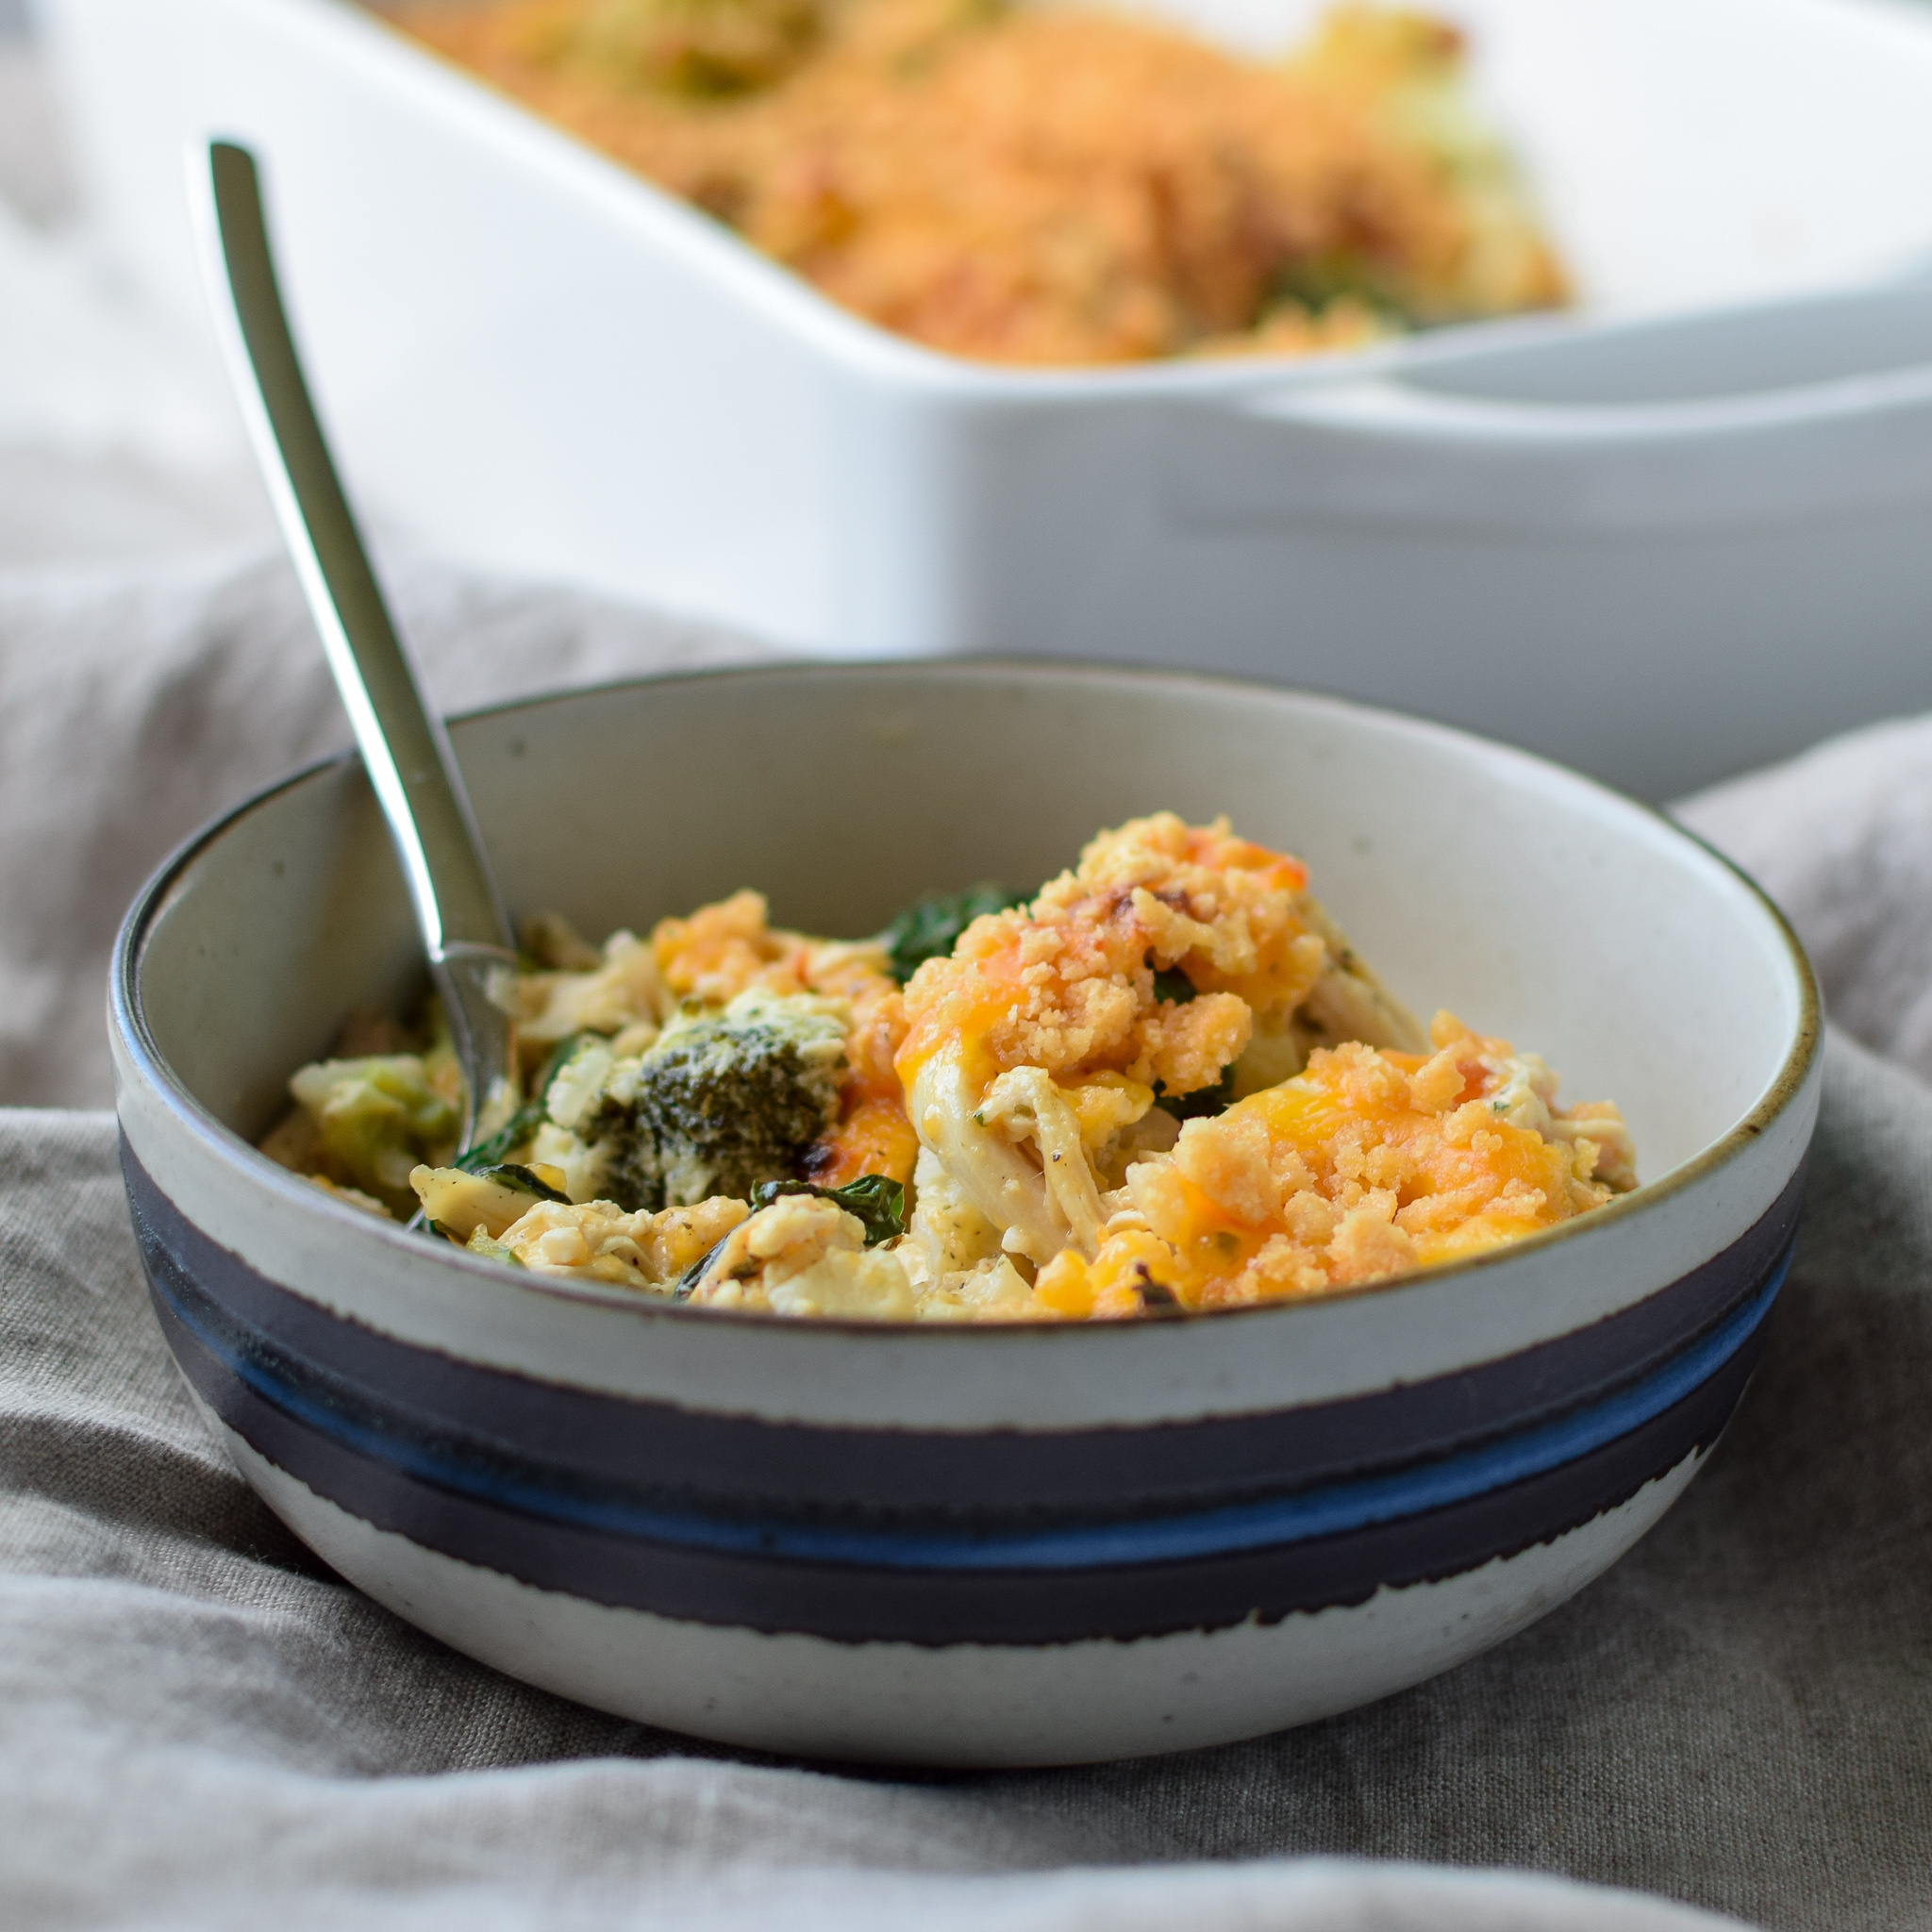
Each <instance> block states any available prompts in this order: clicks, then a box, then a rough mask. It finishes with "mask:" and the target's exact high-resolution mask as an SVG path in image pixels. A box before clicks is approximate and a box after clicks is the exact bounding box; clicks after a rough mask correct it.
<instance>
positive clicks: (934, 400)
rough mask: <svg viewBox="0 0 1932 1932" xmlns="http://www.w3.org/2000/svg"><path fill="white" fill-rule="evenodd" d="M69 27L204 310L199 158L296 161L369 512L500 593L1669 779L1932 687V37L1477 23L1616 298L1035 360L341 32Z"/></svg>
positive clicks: (117, 191)
mask: <svg viewBox="0 0 1932 1932" xmlns="http://www.w3.org/2000/svg"><path fill="white" fill-rule="evenodd" d="M42 10H43V13H44V15H45V25H46V26H47V28H48V30H49V33H50V37H51V41H52V43H53V46H54V49H55V53H56V57H57V60H58V67H59V70H60V72H61V73H62V75H64V78H65V84H66V87H67V91H68V94H69V98H70V103H71V106H72V108H73V112H74V117H75V128H76V131H77V135H78V139H79V145H80V149H81V155H82V159H83V163H84V167H85V170H86V174H87V176H88V179H89V183H90V185H91V187H92V191H93V193H94V195H95V197H96V199H97V203H98V206H99V208H101V210H102V211H103V213H104V214H105V216H106V217H107V219H108V222H109V224H110V225H111V229H112V232H113V233H114V234H115V235H116V236H117V237H118V239H119V242H120V244H121V246H122V248H123V249H124V251H125V255H126V258H127V259H128V260H129V261H130V262H131V263H133V264H134V265H135V267H136V268H137V269H138V271H139V272H140V273H141V274H142V276H143V277H144V278H145V279H146V280H148V281H149V282H151V283H152V284H153V285H155V286H156V287H158V288H159V289H162V290H164V291H168V292H169V293H170V294H171V295H172V296H173V297H174V298H175V300H176V301H177V302H178V304H179V306H180V307H181V308H183V309H184V310H186V311H187V312H189V313H192V314H194V315H196V316H198V315H199V312H200V300H201V298H200V294H199V291H198V288H197V286H196V284H195V278H194V267H193V258H192V247H191V243H190V241H189V237H188V232H187V226H186V221H185V216H184V214H183V212H182V206H181V192H180V188H179V153H180V149H181V147H182V144H183V142H184V141H186V140H188V139H191V138H194V137H200V136H205V135H207V134H208V133H210V132H222V133H226V134H230V135H236V136H240V137H242V138H243V139H245V140H247V141H248V142H251V143H253V144H254V145H255V146H256V147H257V148H258V150H259V151H260V152H261V153H262V155H263V156H264V158H265V161H266V164H267V169H268V175H269V186H270V192H271V195H272V199H273V206H274V212H275V220H276V224H277V229H278V243H277V245H278V248H279V250H280V253H281V255H282V257H283V258H284V260H285V262H286V264H287V279H288V283H289V292H290V296H291V305H292V307H293V309H294V312H295V315H296V318H297V324H298V326H299V328H300V329H301V332H302V334H303V336H304V339H305V344H306V349H307V353H308V358H309V361H310V363H311V366H312V367H313V368H314V370H315V372H316V375H317V381H318V386H319V388H320V390H321V391H322V396H323V401H324V405H325V410H326V413H327V414H328V416H329V417H330V419H331V425H332V430H333V433H334V435H335V437H336V439H337V441H338V444H339V446H340V447H341V450H342V452H343V454H344V458H345V466H346V468H347V469H348V470H349V471H350V473H351V478H352V482H353V485H354V488H355V491H356V493H357V494H358V496H360V497H362V498H364V499H366V500H367V501H369V502H371V503H372V504H374V505H375V506H377V507H378V508H379V509H381V510H382V511H383V512H385V513H387V514H388V515H389V516H391V517H392V518H394V519H395V520H397V521H398V522H399V523H401V524H402V525H405V526H407V527H408V528H409V529H411V530H412V531H413V532H414V533H415V534H417V535H418V536H419V537H421V538H423V539H425V540H426V541H429V542H430V543H432V544H434V545H436V546H437V547H439V548H440V549H441V550H443V551H445V552H448V553H452V554H454V555H456V556H458V557H459V558H470V559H475V560H476V561H480V562H487V563H489V564H491V565H494V566H498V567H508V568H512V569H517V570H524V571H530V572H537V573H544V574H552V575H559V576H563V577H568V578H572V579H575V580H577V581H581V582H586V583H590V584H592V585H596V586H599V587H602V588H604V589H606V590H611V591H618V592H620V593H624V594H628V595H633V596H636V597H640V598H643V599H647V600H649V601H652V602H654V603H658V604H660V605H664V606H668V607H671V608H677V609H681V610H685V611H689V612H691V613H693V614H696V615H702V616H706V617H709V618H713V619H717V620H721V621H723V622H724V623H726V624H730V625H741V626H744V627H746V628H748V629H751V630H753V631H756V632H759V633H762V634H764V635H766V636H768V637H772V638H774V639H778V640H781V641H789V642H792V643H796V644H800V645H804V646H807V647H808V648H811V649H815V650H821V651H830V652H837V653H866V654H870V653H880V652H885V653H895V654H917V653H939V652H951V651H974V650H1005V651H1023V652H1048V653H1055V654H1061V655H1073V656H1098V657H1106V658H1129V659H1144V660H1156V661H1169V662H1179V663H1186V664H1191V665H1196V666H1208V667H1220V668H1224V669H1229V670H1238V671H1244V672H1247V673H1250V674H1257V675H1265V676H1270V677H1274V678H1280V679H1285V680H1292V681H1295V682H1301V683H1311V684H1317V685H1323V686H1327V687H1329V688H1332V689H1337V690H1341V691H1348V692H1351V693H1355V694H1357V695H1361V696H1365V697H1368V698H1371V699H1374V700H1378V701H1381V702H1385V703H1391V704H1395V705H1399V706H1403V707H1406V708H1410V709H1415V710H1422V711H1426V712H1430V713H1434V714H1435V715H1438V716H1441V717H1443V718H1447V719H1450V720H1453V721H1456V722H1459V723H1463V724H1472V725H1474V726H1476V727H1478V728H1481V729H1483V730H1486V731H1488V732H1491V733H1492V734H1495V735H1499V736H1503V737H1507V738H1512V739H1515V740H1518V741H1523V742H1525V743H1528V744H1531V745H1534V746H1536V747H1537V748H1539V749H1541V750H1544V751H1546V752H1550V753H1553V754H1555V755H1556V756H1558V757H1560V758H1566V759H1569V760H1571V761H1573V762H1574V763H1578V764H1581V765H1584V766H1587V767H1590V768H1592V769H1594V770H1596V771H1598V772H1600V773H1602V774H1606V775H1607V776H1609V777H1611V778H1612V779H1614V780H1616V781H1618V782H1620V783H1623V784H1624V785H1627V786H1630V787H1632V788H1634V789H1637V790H1639V791H1650V792H1653V793H1661V792H1667V791H1674V790H1677V789H1682V788H1685V787H1688V786H1690V785H1692V784H1695V783H1697V782H1699V781H1701V780H1704V779H1707V778H1709V777H1713V776H1716V775H1718V774H1721V773H1723V772H1725V771H1728V770H1733V769H1736V768H1738V767H1740V766H1741V765H1743V764H1745V763H1748V762H1751V761H1753V760H1755V759H1759V758H1766V757H1770V756H1774V755H1775V754H1777V753H1780V752H1782V751H1786V750H1789V749H1792V748H1795V747H1796V746H1798V745H1800V744H1803V743H1805V742H1807V741H1810V740H1812V739H1814V738H1816V737H1818V736H1820V735H1822V734H1823V733H1824V732H1825V731H1827V730H1831V729H1834V728H1837V727H1840V726H1844V725H1848V724H1854V723H1857V722H1860V721H1862V720H1865V719H1867V718H1870V717H1873V716H1876V715H1879V714H1882V713H1884V712H1887V711H1891V710H1897V709H1903V708H1917V707H1921V706H1924V705H1927V704H1932V648H1928V640H1932V570H1928V567H1927V559H1928V558H1932V280H1926V281H1924V282H1920V281H1918V280H1917V279H1916V278H1915V275H1914V265H1915V264H1916V263H1918V262H1921V261H1924V260H1932V193H1928V192H1927V188H1928V184H1932V12H1926V13H1924V14H1923V15H1922V14H1920V13H1918V12H1916V11H1914V10H1911V9H1908V8H1904V7H1894V6H1890V5H1885V4H1879V0H1442V4H1441V6H1440V8H1439V10H1440V11H1441V12H1443V13H1445V14H1447V15H1448V16H1449V17H1451V18H1454V19H1457V20H1458V21H1460V22H1462V23H1463V24H1465V25H1468V26H1469V27H1470V28H1471V30H1472V32H1473V34H1474V37H1475V42H1476V45H1477V48H1478V51H1479V57H1480V70H1479V71H1480V74H1481V76H1482V84H1483V87H1484V90H1485V92H1486V93H1487V94H1488V95H1489V97H1490V98H1491V101H1492V103H1493V104H1494V107H1495V108H1496V111H1497V112H1498V114H1499V116H1500V118H1501V119H1502V120H1503V122H1504V123H1505V125H1507V127H1508V129H1509V130H1510V132H1511V133H1512V135H1513V136H1514V137H1515V138H1517V140H1518V141H1519V142H1520V144H1521V146H1522V148H1523V150H1524V153H1525V154H1526V155H1527V157H1528V160H1529V164H1530V167H1531V169H1532V172H1533V174H1534V176H1535V179H1536V181H1537V182H1538V184H1539V187H1540V189H1541V193H1542V196H1543V199H1544V201H1545V205H1546V206H1547V208H1548V209H1549V212H1550V215H1551V218H1552V221H1553V224H1554V225H1555V227H1556V230H1557V234H1558V237H1559V239H1560V241H1561V242H1562V245H1563V246H1564V248H1565V250H1566V252H1567V254H1568V256H1569V258H1570V260H1571V261H1572V262H1573V264H1574V266H1575V268H1576V270H1577V271H1578V273H1579V277H1580V280H1581V283H1582V285H1583V288H1584V291H1585V294H1586V298H1587V307H1586V308H1585V310H1584V312H1583V313H1582V314H1581V315H1580V316H1578V317H1576V318H1574V319H1572V320H1566V321H1562V322H1557V323H1551V322H1548V321H1532V322H1518V323H1507V324H1494V325H1486V326H1484V327H1481V328H1474V329H1465V330H1459V331H1454V332H1445V333H1444V334H1441V335H1439V336H1436V337H1432V338H1429V339H1427V340H1425V341H1416V342H1413V343H1409V344H1404V345H1400V346H1397V347H1396V348H1394V349H1392V350H1389V351H1383V352H1376V353H1375V354H1374V355H1371V356H1368V357H1358V358H1336V359H1334V360H1330V361H1326V362H1323V363H1319V364H1315V363H1308V364H1300V365H1295V364H1286V363H1266V364H1219V365H1194V366H1190V365H1184V364H1166V365H1158V366H1148V367H1141V368H1135V369H1129V370H1119V371H1111V372H1104V371H1076V372H1070V373H1065V374H1036V373H1026V372H1011V371H1003V370H995V369H988V368H982V367H977V366H974V365H971V364H967V363H963V362H959V361H956V360H953V359H950V358H943V357H940V356H936V355H932V354H929V353H927V352H925V351H924V350H921V349H918V348H916V347H913V346H911V345H910V344H908V343H906V342H904V341H898V340H896V339H894V338H892V337H890V336H888V335H886V334H884V333H882V332H880V331H879V330H877V329H875V328H873V327H872V326H870V325H867V324H865V323H862V322H859V321H858V320H856V319H854V318H852V317H850V316H848V315H846V314H844V313H843V312H842V311H841V310H839V309H837V308H833V307H832V306H830V305H829V304H827V303H825V302H824V301H823V300H822V299H821V298H820V297H819V296H817V295H816V294H815V293H814V292H813V291H811V290H810V289H809V288H808V287H807V286H806V285H805V284H803V283H801V282H799V281H796V280H795V279H793V278H792V277H791V275H788V274H786V273H785V272H783V271H781V270H779V269H777V268H775V267H774V266H772V265H770V264H769V263H767V262H765V261H764V260H762V259H760V258H758V257H757V256H755V255H754V254H752V253H751V252H750V251H749V250H747V249H745V248H744V247H742V246H741V244H740V243H738V242H736V241H735V240H734V239H733V238H732V237H731V236H730V235H729V234H728V233H726V232H725V231H724V230H723V229H721V228H719V227H717V226H716V225H713V224H712V223H710V222H709V221H708V220H707V219H705V218H704V217H702V216H699V215H697V214H695V213H693V212H691V210H689V209H687V208H683V207H682V206H680V205H678V204H676V203H675V202H673V201H671V200H669V199H667V198H666V197H665V196H663V195H661V194H659V193H658V192H656V191H654V190H653V189H651V188H650V187H649V186H647V185H646V184H644V183H642V182H641V181H639V180H637V179H636V178H634V177H633V176H631V175H627V174H625V172H624V171H622V170H621V169H619V168H617V167H616V166H614V165H612V164H610V163H608V162H607V161H605V160H603V159H601V158H598V157H597V156H596V155H594V154H591V153H590V152H589V151H587V150H586V149H584V148H582V147H580V146H578V145H577V144H575V142H572V141H570V140H568V139H567V138H565V137H563V136H562V135H560V134H558V133H556V132H554V131H553V130H551V129H549V128H547V127H545V126H544V125H541V124H540V123H539V122H537V121H536V120H534V119H533V118H531V117H530V116H529V115H527V114H525V112H523V111H522V110H521V109H519V108H515V107H513V106H511V105H509V104H508V103H506V102H504V101H502V100H499V99H498V98H496V97H494V96H493V95H491V94H490V93H488V92H485V91H484V90H482V89H481V88H479V87H477V86H475V85H474V84H472V83H471V82H469V81H468V80H467V79H465V78H464V77H463V76H461V75H458V74H457V73H455V72H453V71H451V70H449V69H447V68H445V67H443V66H441V65H440V64H439V63H438V62H436V61H435V60H433V59H431V58H428V57H426V56H425V55H424V54H422V53H420V52H419V51H418V50H417V49H415V48H414V47H412V46H411V45H409V44H408V43H406V42H403V41H402V40H400V39H399V38H397V37H396V36H395V35H393V34H392V33H391V32H390V31H389V30H388V29H387V28H385V27H384V26H382V25H379V24H377V23H375V22H374V21H372V20H371V19H370V18H369V17H368V16H367V15H366V14H365V13H363V12H361V11H359V10H358V9H357V8H352V7H350V6H347V5H343V4H338V0H43V4H42ZM1166 10H1168V11H1171V12H1174V13H1178V14H1180V15H1182V16H1183V17H1185V18H1187V19H1189V20H1191V21H1192V22H1193V23H1194V24H1196V25H1200V26H1202V27H1204V28H1206V29H1208V30H1210V31H1213V32H1215V33H1218V34H1219V35H1221V36H1222V37H1224V38H1225V39H1228V40H1230V41H1235V42H1245V43H1248V44H1252V45H1257V46H1260V45H1270V44H1280V43H1281V42H1284V41H1286V40H1288V39H1289V38H1291V36H1292V35H1293V34H1294V33H1295V32H1297V31H1299V30H1300V29H1301V28H1302V27H1303V26H1304V25H1306V24H1307V18H1308V16H1309V15H1310V14H1312V13H1313V12H1314V11H1316V10H1318V8H1317V4H1316V0H1168V4H1167V7H1166ZM1861 289H1862V290H1864V291H1872V290H1874V289H1880V290H1884V291H1886V292H1884V293H1883V294H1882V295H1879V296H1877V297H1874V296H1873V295H1872V294H1871V293H1869V292H1867V293H1864V294H1860V293H1858V292H1857V291H1860V290H1861ZM1831 291H1853V292H1852V293H1850V294H1848V295H1847V294H1837V293H1833V292H1831ZM1804 297H1809V298H1810V299H1808V300H1798V301H1796V302H1795V305H1794V304H1793V298H1804ZM1687 314H1688V315H1691V316H1693V317H1696V316H1700V315H1701V316H1702V317H1703V318H1704V319H1703V320H1701V321H1699V322H1697V323H1696V325H1695V326H1694V327H1691V329H1690V330H1689V331H1688V332H1687V330H1686V329H1685V327H1684V326H1683V325H1682V322H1681V318H1682V317H1684V316H1685V315H1687ZM1674 318H1675V320H1674Z"/></svg>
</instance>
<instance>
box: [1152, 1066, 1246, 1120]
mask: <svg viewBox="0 0 1932 1932" xmlns="http://www.w3.org/2000/svg"><path fill="white" fill-rule="evenodd" d="M1154 1098H1155V1101H1156V1103H1157V1104H1158V1105H1159V1106H1160V1107H1162V1108H1165V1109H1166V1110H1167V1111H1168V1112H1169V1113H1171V1114H1173V1115H1174V1119H1175V1120H1177V1121H1205V1120H1211V1119H1212V1118H1213V1117H1214V1116H1215V1115H1216V1114H1218V1113H1225V1112H1226V1111H1227V1110H1228V1108H1231V1107H1232V1106H1233V1105H1234V1067H1233V1065H1232V1063H1230V1064H1229V1065H1227V1066H1226V1067H1224V1068H1223V1069H1222V1074H1221V1078H1220V1079H1218V1080H1217V1081H1216V1082H1215V1083H1214V1085H1213V1086H1211V1087H1196V1088H1195V1089H1194V1090H1193V1091H1191V1092H1190V1093H1169V1092H1168V1091H1166V1089H1165V1088H1163V1087H1162V1086H1161V1084H1160V1082H1159V1081H1158V1080H1157V1081H1155V1083H1154Z"/></svg>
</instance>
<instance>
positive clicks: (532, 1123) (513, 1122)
mask: <svg viewBox="0 0 1932 1932" xmlns="http://www.w3.org/2000/svg"><path fill="white" fill-rule="evenodd" d="M585 1038H586V1036H585V1035H584V1034H582V1033H573V1034H571V1035H570V1036H569V1037H568V1038H566V1039H564V1040H560V1041H558V1044H557V1050H556V1051H555V1052H554V1053H553V1054H552V1055H551V1056H550V1058H548V1059H547V1060H545V1061H544V1062H543V1071H542V1072H541V1074H538V1075H537V1080H536V1084H535V1086H534V1087H532V1088H531V1090H530V1098H529V1099H528V1100H526V1101H525V1102H524V1104H523V1106H521V1107H520V1108H517V1110H516V1112H514V1113H513V1114H511V1115H510V1117H509V1119H508V1120H507V1121H505V1122H504V1124H503V1125H502V1126H500V1127H498V1128H497V1130H496V1131H495V1133H493V1134H491V1136H490V1138H489V1139H488V1140H487V1141H477V1142H476V1144H475V1146H474V1147H466V1148H464V1150H463V1151H462V1152H461V1153H460V1154H458V1156H457V1158H456V1161H455V1165H456V1166H458V1167H459V1168H461V1169H462V1171H463V1172H464V1173H465V1174H481V1173H482V1172H483V1171H484V1169H485V1168H489V1167H494V1166H495V1165H496V1164H497V1163H498V1162H499V1161H501V1160H502V1158H503V1157H504V1156H505V1155H506V1154H508V1152H509V1150H510V1149H511V1148H512V1147H520V1146H522V1144H523V1143H524V1142H525V1141H527V1140H528V1139H529V1138H530V1136H531V1135H532V1134H534V1133H535V1132H536V1131H537V1129H538V1128H539V1127H541V1125H542V1124H543V1118H544V1116H543V1104H544V1102H545V1101H546V1100H547V1099H548V1097H549V1094H550V1083H551V1081H553V1080H554V1079H556V1078H557V1076H558V1074H560V1073H561V1072H562V1071H563V1069H564V1066H565V1064H566V1062H567V1061H568V1060H569V1059H570V1057H571V1056H572V1055H573V1054H574V1053H575V1052H576V1050H577V1047H578V1045H579V1044H580V1043H581V1042H582V1041H583V1040H584V1039H585Z"/></svg>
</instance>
